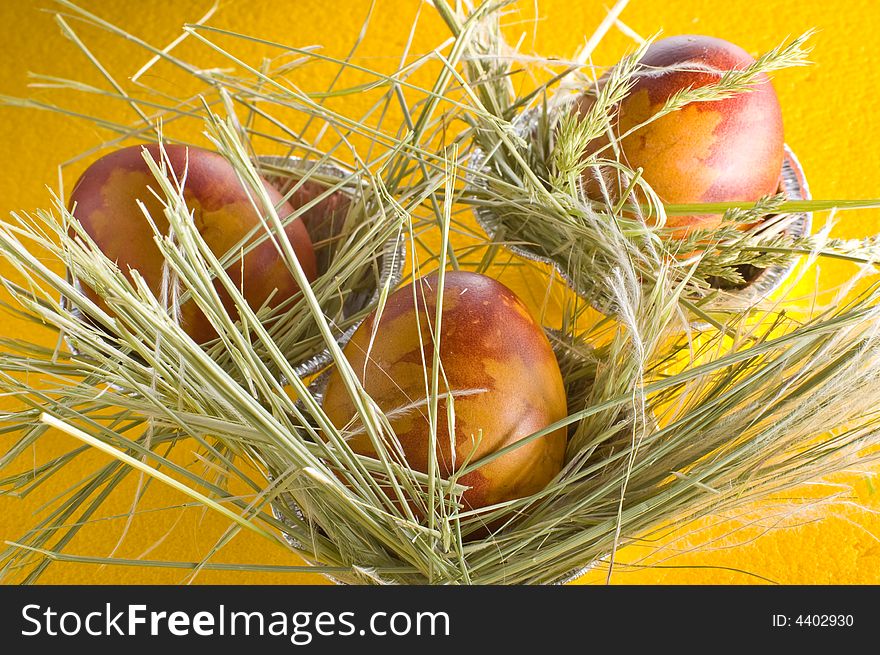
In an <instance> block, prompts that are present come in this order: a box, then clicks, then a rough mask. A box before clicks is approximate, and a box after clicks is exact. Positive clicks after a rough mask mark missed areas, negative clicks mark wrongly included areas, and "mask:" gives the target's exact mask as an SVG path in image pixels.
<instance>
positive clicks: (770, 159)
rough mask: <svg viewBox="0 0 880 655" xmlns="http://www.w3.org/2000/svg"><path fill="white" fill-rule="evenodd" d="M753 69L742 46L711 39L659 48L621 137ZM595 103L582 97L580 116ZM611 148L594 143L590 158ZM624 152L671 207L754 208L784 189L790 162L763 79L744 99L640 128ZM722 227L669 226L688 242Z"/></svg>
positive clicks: (696, 218)
mask: <svg viewBox="0 0 880 655" xmlns="http://www.w3.org/2000/svg"><path fill="white" fill-rule="evenodd" d="M754 61H755V60H754V58H753V57H752V56H751V55H749V54H748V53H747V52H746V51H745V50H743V49H742V48H740V47H739V46H737V45H734V44H732V43H729V42H727V41H724V40H722V39H717V38H713V37H709V36H698V35H685V36H674V37H670V38H666V39H661V40H659V41H657V42H656V43H654V44H652V45H651V46H649V47H648V49H647V51H646V52H645V55H644V57H643V58H642V60H641V64H642V66H643V67H642V69H641V71H640V72H639V73H637V77H636V79H635V84H634V86H633V87H632V89H631V90H630V92H629V93H628V94H627V96H626V97H625V98H624V99H623V100H622V101H621V102H620V103H619V106H618V120H617V124H616V126H615V132H616V133H617V134H618V135H620V136H623V135H625V134H627V133H628V132H629V131H630V130H632V129H633V128H636V127H637V126H639V125H640V124H642V123H643V122H645V121H647V120H649V119H650V118H651V117H652V116H654V115H655V114H656V113H657V112H658V111H659V110H660V109H661V108H662V107H663V106H664V104H665V103H666V101H667V100H668V99H669V98H670V97H671V96H673V95H674V94H676V93H678V92H680V91H682V90H684V89H687V88H688V87H693V88H699V87H703V86H706V85H709V84H713V83H716V82H717V81H718V80H719V78H720V77H721V75H722V74H723V73H724V72H725V71H728V70H742V69H744V68H746V67H748V66H749V65H751V64H752V63H754ZM606 79H607V78H606ZM600 83H601V82H600ZM593 102H594V96H593V95H592V94H584V95H583V96H581V97H580V98H579V100H578V103H577V107H578V111H580V112H581V113H584V112H586V111H587V110H588V109H589V107H590V106H591V105H592V103H593ZM606 144H607V141H606V140H605V139H599V140H596V141H595V142H594V143H593V144H591V146H590V151H595V150H596V149H597V148H599V147H601V146H604V145H606ZM620 149H621V160H622V161H624V162H625V163H626V164H627V165H628V166H630V167H631V168H633V169H635V168H639V167H641V168H642V169H643V170H644V174H643V176H644V179H645V181H646V182H648V183H649V184H650V185H651V187H652V188H653V189H654V191H656V192H657V194H658V195H659V196H660V198H661V200H663V201H664V202H665V203H667V204H685V203H710V202H711V203H714V202H740V201H742V202H753V201H756V200H758V199H760V198H761V197H763V196H766V195H770V194H774V193H776V192H777V190H778V187H779V178H780V172H781V169H782V159H783V155H784V139H783V127H782V112H781V110H780V106H779V100H778V98H777V96H776V92H775V91H774V89H773V85H772V84H771V82H770V80H769V78H768V77H767V76H766V75H760V76H759V77H758V78H757V80H756V82H755V83H754V84H753V85H752V87H751V88H750V90H748V91H746V92H742V93H737V94H735V95H733V96H732V97H730V98H727V99H724V100H718V101H714V102H692V103H690V104H688V105H685V106H684V107H682V108H681V109H679V110H677V111H674V112H672V113H670V114H667V115H666V116H663V117H661V118H658V119H655V120H653V121H652V122H650V123H648V124H647V125H645V126H643V127H638V128H637V129H635V130H634V131H633V132H632V134H629V135H628V136H625V137H624V138H623V139H622V140H621V141H620ZM609 155H610V152H609V151H606V154H605V156H609ZM592 173H593V172H592V171H591V172H588V176H589V175H590V174H592ZM587 187H588V193H590V194H591V195H592V194H593V193H594V192H595V190H596V184H595V181H594V180H591V179H589V178H587ZM720 222H721V216H720V215H719V214H703V215H689V216H670V217H669V219H668V221H667V225H668V226H669V227H671V228H677V234H678V235H684V234H687V232H688V231H689V230H693V229H698V228H699V229H712V228H714V227H717V226H718V225H719V224H720Z"/></svg>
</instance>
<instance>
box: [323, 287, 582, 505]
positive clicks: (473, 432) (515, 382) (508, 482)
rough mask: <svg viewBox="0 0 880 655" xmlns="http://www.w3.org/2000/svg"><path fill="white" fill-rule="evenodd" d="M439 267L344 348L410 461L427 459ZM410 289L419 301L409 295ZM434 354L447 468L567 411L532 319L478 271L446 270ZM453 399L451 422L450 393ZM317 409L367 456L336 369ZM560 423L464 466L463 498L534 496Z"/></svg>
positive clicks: (558, 440)
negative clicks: (476, 464)
mask: <svg viewBox="0 0 880 655" xmlns="http://www.w3.org/2000/svg"><path fill="white" fill-rule="evenodd" d="M437 281H438V278H437V274H433V275H429V276H427V277H424V278H421V279H419V280H417V281H415V282H413V283H411V284H409V285H407V286H404V287H402V288H400V289H398V290H397V291H395V292H394V293H393V294H391V295H390V296H389V298H388V300H387V302H386V304H385V307H384V310H383V311H382V314H381V317H378V316H377V315H376V313H375V312H374V313H373V314H372V315H370V316H369V317H367V319H366V320H365V321H364V322H363V323H362V324H361V325H360V326H359V327H358V329H357V330H356V331H355V333H354V335H353V337H352V339H351V341H350V342H349V343H348V344H347V345H346V347H345V349H344V354H345V357H346V358H347V359H348V361H349V363H350V364H351V366H352V368H353V369H354V372H355V374H356V375H357V376H358V378H359V379H360V381H361V383H362V384H363V386H364V389H365V390H366V392H367V393H368V394H369V395H370V396H371V397H372V398H373V400H374V401H375V402H376V403H377V405H378V406H379V407H380V408H381V409H382V411H383V412H384V413H385V414H386V416H388V417H389V419H390V423H391V425H392V427H393V428H394V432H395V434H396V436H397V439H398V440H399V443H400V447H401V449H402V451H403V453H404V454H405V456H406V460H407V462H408V465H409V466H410V467H411V468H413V469H415V470H418V471H422V472H426V471H427V470H428V455H429V449H430V447H429V435H430V425H429V421H428V393H427V389H429V388H430V384H429V383H428V382H426V380H429V379H430V371H431V365H432V361H433V352H434V341H433V339H432V336H431V335H432V333H433V330H434V320H435V316H436V311H437V305H438V298H437ZM416 298H418V302H417V301H416ZM441 303H442V330H441V337H440V361H441V362H442V371H443V373H442V375H441V378H440V379H441V388H440V401H439V409H438V414H437V422H438V428H437V450H436V457H437V461H438V462H439V467H440V472H441V473H442V475H443V476H444V477H449V476H450V475H452V474H453V473H454V472H455V471H458V470H459V469H460V468H461V467H462V466H463V465H465V464H466V463H468V462H474V461H476V460H478V459H480V458H481V457H484V456H486V455H488V454H490V453H494V452H496V451H497V450H499V449H501V448H504V447H506V446H509V445H511V444H516V443H517V442H518V441H520V440H521V439H524V438H525V437H528V436H529V435H531V434H533V433H535V432H537V431H539V430H543V429H544V428H546V427H548V426H549V425H551V424H552V423H554V422H556V421H559V420H560V419H562V418H564V417H565V416H566V415H567V412H566V398H565V390H564V387H563V381H562V374H561V373H560V370H559V364H558V363H557V360H556V357H555V355H554V353H553V349H552V347H551V346H550V343H549V341H548V339H547V336H546V335H545V333H544V331H543V329H542V328H541V326H540V325H539V324H538V323H537V322H536V321H535V319H534V318H533V317H532V315H531V314H530V313H529V310H528V309H527V308H526V306H525V305H524V304H523V303H522V301H521V300H520V299H519V298H518V297H517V296H516V295H515V294H514V293H513V292H512V291H511V290H510V289H508V288H507V287H506V286H504V285H503V284H501V283H500V282H498V281H496V280H494V279H492V278H490V277H487V276H484V275H479V274H476V273H470V272H463V271H450V272H448V273H446V277H445V283H444V288H443V296H442V301H441ZM449 395H451V396H452V397H453V398H454V409H455V423H454V425H450V423H449V420H448V419H449V416H448V414H447V400H446V398H447V397H448V396H449ZM323 409H324V411H325V412H326V414H327V416H328V418H329V419H330V420H331V421H332V423H333V424H334V425H335V426H337V427H338V428H342V429H346V430H347V431H349V432H350V433H351V437H350V440H349V443H350V445H351V447H352V449H353V450H354V451H355V452H357V453H360V454H363V455H368V456H375V455H376V452H375V449H374V448H373V446H372V444H371V442H370V440H369V438H368V437H366V436H365V435H364V434H363V432H362V431H359V430H358V427H359V426H360V423H359V422H358V420H357V419H356V412H355V407H354V404H353V403H352V400H351V397H350V396H349V393H348V391H347V388H346V387H345V385H344V383H343V381H342V378H341V376H340V375H339V373H338V371H335V370H334V372H333V373H332V374H331V375H330V377H329V380H328V382H327V387H326V392H325V395H324V400H323ZM565 446H566V430H565V428H559V429H557V430H554V431H552V432H550V433H549V434H547V435H544V436H542V437H540V438H537V439H534V440H531V441H527V442H525V443H523V444H522V445H521V446H520V447H518V448H515V449H513V450H511V451H510V452H508V453H506V454H504V455H501V456H499V457H497V458H496V459H494V460H492V461H490V462H488V463H486V464H484V465H482V466H480V467H478V468H476V469H475V470H473V471H471V472H469V473H466V474H464V475H462V476H461V477H460V478H459V480H458V481H459V482H460V483H461V484H463V485H465V486H467V487H468V489H467V490H466V491H465V492H464V494H463V497H462V500H463V504H464V505H465V506H466V507H467V508H480V507H485V506H488V505H494V504H496V503H501V502H504V501H509V500H512V499H516V498H522V497H526V496H529V495H532V494H534V493H536V492H538V491H540V490H541V489H543V488H544V487H546V485H547V484H548V483H549V482H550V481H551V480H552V479H553V478H554V476H556V475H557V474H558V473H559V471H560V470H561V468H562V465H563V458H564V454H565Z"/></svg>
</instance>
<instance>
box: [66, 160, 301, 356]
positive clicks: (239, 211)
mask: <svg viewBox="0 0 880 655" xmlns="http://www.w3.org/2000/svg"><path fill="white" fill-rule="evenodd" d="M164 148H165V152H166V153H167V155H168V159H169V161H170V169H171V170H170V171H169V175H171V174H173V175H174V177H175V178H176V179H183V175H184V173H185V174H186V179H185V186H184V198H185V200H186V206H187V208H188V209H189V210H190V212H191V214H192V216H193V220H194V221H195V225H196V228H197V229H198V231H199V233H200V234H201V236H202V237H203V238H204V240H205V242H206V243H207V245H208V246H209V247H210V249H211V251H212V252H213V253H214V254H216V255H217V256H222V255H224V254H226V253H227V251H229V250H230V249H231V248H232V247H234V246H235V245H236V244H238V243H239V242H240V241H241V240H242V239H243V238H244V237H245V236H246V235H247V234H248V233H249V232H250V231H251V230H252V229H253V228H254V227H256V226H258V225H259V224H260V213H262V214H264V215H265V214H267V213H268V208H261V209H260V212H258V211H257V210H256V209H255V208H254V202H252V200H251V199H250V197H249V194H248V193H247V191H246V190H245V188H244V185H243V184H242V182H241V181H240V180H239V178H238V176H237V175H236V173H235V169H234V168H233V167H232V165H231V164H230V163H229V162H228V161H227V160H226V159H225V158H224V157H222V156H221V155H219V154H218V153H216V152H211V151H209V150H204V149H201V148H194V147H186V146H182V145H166V146H164ZM143 149H146V150H147V151H149V153H150V155H152V157H153V159H154V160H156V161H157V162H159V161H160V160H161V159H160V151H159V147H158V145H157V144H149V145H137V146H131V147H128V148H122V149H119V150H116V151H114V152H111V153H109V154H108V155H105V156H104V157H101V158H100V159H98V160H97V161H95V162H94V163H93V164H92V165H91V166H89V167H88V168H87V169H86V171H85V172H84V173H83V174H82V176H81V177H80V178H79V181H78V182H77V183H76V186H75V187H74V189H73V192H72V193H71V195H70V199H69V204H70V210H71V212H72V213H73V215H74V217H75V218H76V219H77V220H78V221H79V223H80V224H81V225H82V227H83V229H84V230H85V232H86V233H87V234H88V235H89V236H90V237H91V238H92V240H94V242H95V244H96V245H97V246H98V247H99V248H100V249H101V251H102V252H103V253H104V254H105V255H106V256H107V257H108V258H109V259H111V260H113V261H115V262H116V263H117V265H118V266H119V268H120V270H121V271H122V272H123V273H125V274H126V275H127V276H128V277H129V278H131V272H130V271H131V270H137V271H138V273H139V274H140V275H141V276H142V277H143V278H144V280H145V281H146V283H147V285H148V286H149V288H150V290H151V291H152V292H153V293H154V294H155V295H156V296H157V297H158V296H159V293H160V291H161V286H162V268H163V264H164V259H163V257H162V254H161V252H160V250H159V248H158V246H157V245H156V244H155V242H154V240H153V238H154V233H153V229H152V228H151V227H150V225H149V222H148V221H147V219H146V217H145V216H144V214H143V212H142V210H141V209H140V207H139V206H138V201H141V202H142V203H143V204H144V205H145V206H146V208H147V210H148V211H149V214H150V216H151V217H152V219H153V221H154V222H155V223H156V225H157V226H158V228H159V230H160V231H161V232H162V233H167V231H168V229H169V224H168V220H167V219H166V218H165V214H164V212H163V208H162V204H161V202H160V201H159V200H158V199H157V198H156V197H155V196H154V194H153V192H152V191H151V190H150V189H151V188H152V189H156V190H157V191H158V183H157V181H156V179H155V178H154V176H153V174H152V173H151V172H150V170H149V168H148V167H147V164H146V162H145V161H144V157H143V152H142V151H143ZM264 185H265V187H266V190H267V192H268V195H269V198H270V200H271V201H272V203H273V204H274V205H275V206H276V207H277V208H278V215H279V217H280V218H281V219H282V220H284V219H285V218H286V217H287V216H289V215H291V214H292V213H293V212H294V208H293V206H292V205H291V204H290V203H288V202H282V196H281V194H280V193H279V192H278V191H277V190H276V189H274V188H273V187H271V186H270V185H269V184H268V183H266V182H265V181H264ZM159 193H161V192H159ZM254 201H256V202H259V200H258V199H256V198H254ZM285 233H286V236H287V239H288V240H289V241H290V243H291V245H292V246H293V250H294V252H295V253H296V256H297V259H298V260H299V263H300V265H301V266H302V268H303V271H304V272H305V274H306V277H307V278H308V279H309V280H310V281H311V280H313V279H314V278H315V277H316V267H315V253H314V250H313V248H312V243H311V239H310V238H309V234H308V232H307V231H306V228H305V226H304V225H303V222H302V221H301V220H294V221H292V222H291V223H290V224H289V225H288V226H287V227H286V229H285ZM262 234H264V232H263V231H262V230H261V231H259V232H257V236H255V237H254V238H252V239H251V241H250V242H249V243H253V242H255V241H256V240H257V239H258V238H259V237H260V235H262ZM226 270H227V272H228V274H229V276H230V277H231V279H232V281H233V282H234V283H235V285H236V287H238V288H240V289H242V290H243V293H244V297H245V300H246V301H247V302H248V304H249V305H250V307H252V308H254V309H258V308H259V307H261V306H262V305H263V304H264V303H266V301H267V299H269V298H270V296H271V300H270V301H269V303H268V304H269V305H270V306H277V305H278V304H279V303H281V302H282V301H284V300H287V299H289V298H291V297H292V296H294V295H296V294H298V293H299V292H300V289H299V286H298V285H297V283H296V281H295V280H294V278H293V276H292V275H291V273H290V271H289V269H288V267H287V265H286V264H285V262H284V260H283V258H282V256H281V255H280V253H279V252H278V250H277V249H276V246H275V245H274V244H273V243H272V241H271V240H270V239H266V240H264V241H263V242H262V243H261V244H260V245H258V246H256V247H255V248H254V249H253V250H251V251H250V252H249V253H247V254H246V255H245V256H244V258H243V261H242V258H241V257H238V258H234V259H233V261H232V262H231V263H230V265H229V266H228V268H227V269H226ZM215 288H216V289H217V291H218V293H219V295H220V297H221V299H222V301H223V305H224V307H225V308H226V310H227V311H228V312H230V313H231V314H232V315H233V316H236V315H237V314H236V312H235V309H234V304H233V302H232V300H231V298H230V297H229V295H228V293H227V292H226V291H225V290H224V289H223V288H222V286H221V285H220V283H219V282H215ZM84 292H85V293H86V295H87V296H89V297H90V298H91V299H92V300H94V301H95V302H96V303H98V304H99V305H101V306H103V307H104V308H105V309H106V304H105V303H104V301H103V300H102V299H101V298H100V297H99V295H98V294H97V293H96V292H95V291H94V290H93V289H90V288H87V287H86V288H84ZM273 294H274V295H273ZM180 320H181V325H182V327H183V329H184V330H185V331H186V333H187V334H188V335H189V336H190V337H192V338H193V339H194V340H195V341H196V342H198V343H204V342H206V341H209V340H210V339H212V338H214V337H216V331H215V330H214V328H213V326H212V325H211V323H210V322H209V321H208V319H207V317H206V316H205V315H204V313H202V311H201V310H200V309H199V308H198V307H197V306H196V304H195V302H193V301H191V300H190V301H187V302H184V303H183V304H182V305H181V307H180Z"/></svg>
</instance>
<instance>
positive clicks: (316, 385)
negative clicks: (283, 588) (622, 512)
mask: <svg viewBox="0 0 880 655" xmlns="http://www.w3.org/2000/svg"><path fill="white" fill-rule="evenodd" d="M545 332H546V333H547V336H548V338H549V339H550V343H551V344H552V346H553V350H554V352H555V353H556V357H557V359H558V360H559V361H560V368H562V369H563V370H566V369H569V368H572V367H581V366H590V365H591V364H592V362H591V361H589V360H587V359H584V358H582V357H580V356H579V355H577V354H573V352H572V350H571V349H570V348H568V347H567V345H568V343H569V342H570V340H571V337H568V336H566V335H564V334H563V333H561V332H559V331H558V330H554V329H551V328H545ZM329 377H330V369H327V370H324V371H323V372H322V373H321V375H319V376H318V377H316V378H315V379H314V380H313V381H312V383H311V384H310V385H309V390H310V392H311V393H312V395H313V396H314V397H315V398H316V399H317V400H318V402H319V403H320V402H321V400H322V398H323V395H324V391H325V390H326V388H327V382H328V379H329ZM576 384H578V385H580V388H579V389H578V390H573V389H572V387H571V383H566V395H568V396H572V395H574V393H577V391H584V390H585V389H586V388H588V387H590V386H591V385H592V379H591V378H589V377H585V378H582V379H580V380H579V381H578V382H577V383H576ZM574 427H575V425H572V426H570V427H569V434H571V433H572V432H573V429H574ZM282 498H283V502H284V503H285V505H286V506H287V508H288V509H289V510H290V511H292V512H293V513H295V514H296V515H297V516H298V517H299V518H300V520H303V521H306V519H307V517H306V516H305V514H304V512H303V511H302V509H301V508H300V507H299V506H298V505H297V503H296V502H295V500H294V499H293V498H292V497H291V496H290V495H289V494H282ZM272 514H273V516H274V517H275V519H277V520H278V521H281V522H284V521H285V519H284V515H283V513H282V512H280V511H279V509H278V507H277V506H276V505H274V504H273V505H272ZM316 529H320V527H317V528H316ZM282 536H283V537H284V540H285V541H287V543H288V544H290V545H291V546H292V547H293V548H295V549H297V550H298V551H300V552H302V551H306V552H308V547H307V546H306V545H305V544H303V543H302V542H301V541H299V540H298V539H296V538H295V537H292V536H291V535H290V534H288V533H286V532H285V533H282ZM602 559H604V558H597V559H595V560H593V561H590V562H587V563H586V564H584V565H583V566H580V567H576V568H574V569H572V570H571V571H568V572H566V573H565V574H563V575H561V576H560V577H559V578H558V579H557V580H554V581H553V582H552V583H550V584H553V585H563V584H567V583H569V582H572V581H573V580H576V579H577V578H579V577H581V576H582V575H584V574H585V573H587V572H589V571H590V570H592V569H594V568H595V567H597V566H598V565H599V563H600V561H601V560H602ZM305 561H306V563H307V564H309V565H312V566H320V565H319V564H318V563H316V562H314V561H310V560H308V559H306V560H305ZM322 575H324V577H326V578H327V579H328V580H330V581H331V582H334V583H336V584H342V585H346V584H351V582H349V581H347V580H343V579H340V577H339V576H338V575H329V574H322ZM386 582H387V583H388V584H395V581H391V580H387V581H386Z"/></svg>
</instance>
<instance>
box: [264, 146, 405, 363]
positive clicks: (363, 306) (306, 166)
mask: <svg viewBox="0 0 880 655" xmlns="http://www.w3.org/2000/svg"><path fill="white" fill-rule="evenodd" d="M259 160H260V162H261V163H263V164H266V165H269V166H272V167H275V168H276V169H279V168H280V169H285V170H289V171H291V173H294V174H297V173H304V172H308V171H312V170H314V172H315V173H317V174H318V175H321V176H323V177H328V178H336V179H337V180H341V179H345V178H347V177H349V174H348V173H346V172H345V171H343V170H342V169H339V168H336V167H335V166H330V165H320V166H317V167H316V166H315V165H314V164H310V163H308V162H304V161H303V160H302V159H299V158H297V157H270V156H266V157H260V158H259ZM265 177H266V180H267V181H268V182H270V183H271V184H274V185H276V186H277V187H278V189H279V191H281V193H282V194H284V193H286V192H287V191H288V190H289V189H290V186H291V182H292V178H291V177H290V176H285V175H278V174H275V175H273V174H271V173H267V174H266V175H265ZM343 189H344V192H345V193H347V194H349V195H350V196H352V197H353V196H355V195H356V194H357V193H358V189H356V188H346V187H343ZM338 227H340V226H338V225H333V226H331V230H332V228H338ZM322 236H330V237H332V236H334V233H333V232H332V231H331V233H329V234H327V235H322ZM315 254H316V256H317V262H318V275H319V276H320V275H323V274H324V273H326V272H327V269H328V267H329V263H330V262H329V257H327V256H326V255H325V254H322V252H321V251H320V250H319V251H317V252H316V253H315ZM377 262H378V269H379V275H378V278H377V279H376V284H375V285H373V286H372V287H371V288H369V289H366V290H364V291H362V292H360V293H352V294H350V295H349V296H348V298H347V299H346V300H345V303H344V304H343V306H342V317H343V319H345V318H348V317H350V316H354V315H356V314H358V313H361V312H364V311H365V310H367V309H369V308H371V307H375V306H376V304H377V303H378V302H379V296H380V294H381V291H382V289H383V288H384V287H385V286H386V285H388V287H389V288H390V289H394V288H395V287H397V285H398V284H400V280H401V279H402V278H403V269H404V265H405V264H406V239H404V237H403V235H402V234H398V235H397V236H395V237H392V238H390V239H388V240H387V241H386V242H385V243H384V244H382V246H381V249H380V251H379V253H378V254H377ZM359 325H360V322H358V323H356V324H354V325H351V326H349V327H348V329H346V330H345V331H344V332H343V333H342V334H340V335H339V336H338V337H337V339H336V342H337V343H338V344H339V345H340V346H345V344H347V343H348V341H349V339H351V335H352V334H354V331H355V330H356V329H357V328H358V326H359ZM332 361H333V357H332V355H331V354H330V350H329V349H327V348H325V349H324V350H321V351H320V352H318V353H316V354H314V355H312V356H311V357H309V358H307V359H306V360H304V361H302V362H298V363H296V364H295V365H294V372H295V373H296V374H297V375H298V376H299V377H308V376H311V375H314V374H316V373H318V372H319V371H321V370H322V369H324V368H326V367H327V366H328V365H329V364H330V363H331V362H332Z"/></svg>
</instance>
